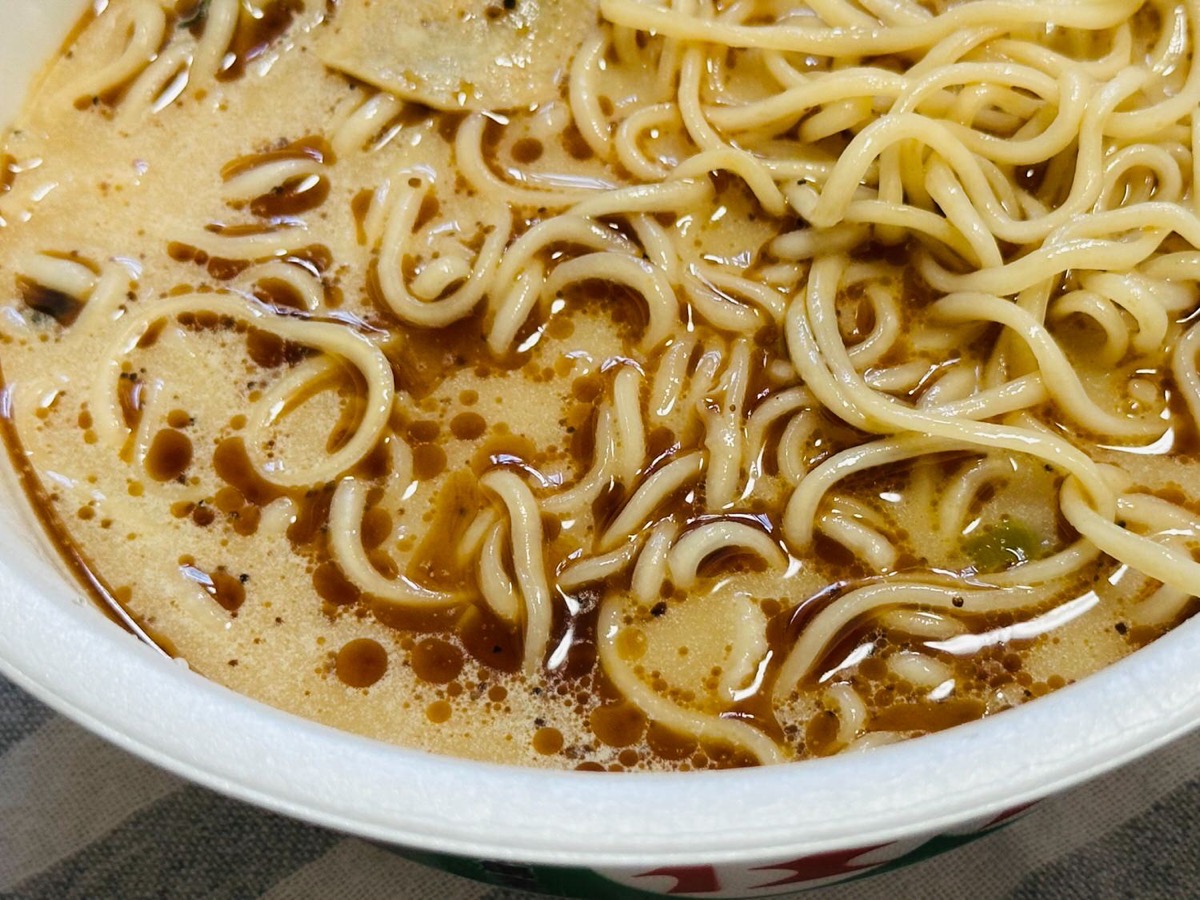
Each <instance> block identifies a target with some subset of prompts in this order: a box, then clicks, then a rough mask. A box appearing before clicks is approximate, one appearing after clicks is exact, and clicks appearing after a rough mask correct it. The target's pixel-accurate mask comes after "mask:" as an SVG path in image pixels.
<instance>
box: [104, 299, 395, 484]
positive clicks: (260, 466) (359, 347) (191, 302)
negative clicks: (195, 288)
mask: <svg viewBox="0 0 1200 900" xmlns="http://www.w3.org/2000/svg"><path fill="white" fill-rule="evenodd" d="M189 313H190V314H196V313H216V314H217V315H219V316H223V317H228V318H229V319H231V320H232V321H234V322H239V323H242V324H244V325H248V326H250V327H253V328H259V329H262V330H263V331H267V332H269V333H271V334H274V335H276V336H277V337H280V338H282V339H283V340H285V341H294V342H295V343H297V344H301V345H304V346H308V347H312V348H315V349H318V350H320V351H322V352H323V353H324V354H325V355H326V357H327V358H329V359H344V360H345V361H346V362H348V363H349V364H350V365H352V366H353V367H354V368H355V369H356V370H357V371H358V372H359V373H360V375H361V377H362V379H363V381H364V383H365V384H366V388H367V396H366V398H365V402H364V404H363V414H362V418H361V420H360V421H359V423H358V428H357V429H356V430H355V432H354V434H353V436H351V437H350V439H349V440H347V441H346V442H345V444H344V446H342V447H341V448H340V449H338V450H337V451H335V452H333V453H331V454H329V455H328V456H327V457H326V458H325V459H323V460H322V461H321V462H319V463H318V464H316V465H315V466H311V467H309V468H301V469H295V468H289V467H288V466H287V465H286V463H285V462H282V461H280V460H264V459H263V458H262V455H261V450H260V447H259V445H258V443H257V442H254V441H251V442H249V443H248V444H247V447H246V450H247V453H248V454H249V457H250V461H251V463H252V464H253V465H254V467H255V469H256V471H257V472H258V474H259V475H260V476H261V477H262V478H264V479H265V480H267V481H269V482H271V483H272V484H277V485H279V486H281V487H301V486H307V485H312V484H320V483H328V482H332V481H334V480H335V479H337V478H338V477H339V476H341V475H342V474H343V473H344V472H346V471H347V470H348V469H350V468H351V467H352V466H353V465H354V464H355V463H357V462H359V461H360V460H361V459H362V458H363V457H364V456H366V454H367V453H368V452H370V450H371V449H372V448H373V447H374V446H375V445H376V444H377V443H378V442H379V439H380V437H381V436H382V434H383V430H384V428H385V427H386V426H387V422H388V416H389V414H390V413H391V409H392V402H393V400H394V397H395V387H394V384H393V381H392V372H391V366H390V364H389V363H388V361H387V357H385V356H384V355H383V353H382V352H381V351H380V350H379V349H378V348H377V347H376V346H375V345H374V344H372V343H371V341H370V340H368V339H367V338H366V337H363V336H362V335H361V334H359V333H357V332H355V331H351V330H350V329H348V328H346V327H344V326H341V325H334V324H331V323H327V322H318V321H312V320H304V319H299V318H293V317H291V316H280V315H278V314H275V313H273V312H272V311H271V310H270V309H269V308H268V307H265V306H263V305H261V304H259V303H257V302H253V301H247V300H243V299H240V298H237V297H232V296H227V295H212V294H196V295H191V296H185V297H178V298H174V299H171V300H165V301H161V302H158V303H155V304H153V305H152V306H151V307H150V308H149V309H146V310H143V311H141V312H139V313H138V314H136V315H133V316H131V317H130V319H129V320H128V321H127V322H126V324H125V325H124V327H123V329H122V330H121V332H120V334H119V336H118V337H117V339H116V340H115V341H113V342H112V344H111V349H110V351H109V354H108V357H107V360H106V361H105V365H104V367H103V370H102V376H101V377H99V378H97V379H96V382H95V384H94V385H93V387H92V389H91V391H92V392H91V406H92V409H93V411H94V413H95V415H96V430H97V432H98V433H99V434H100V436H101V438H102V439H104V440H106V441H108V442H109V443H110V444H113V445H117V444H119V443H120V442H121V441H123V440H124V437H125V435H126V434H127V433H128V428H127V427H126V426H125V424H124V421H123V419H122V413H121V409H120V405H119V402H118V400H117V382H118V380H119V378H120V375H121V371H122V370H121V362H122V360H123V359H124V357H125V356H126V355H127V354H128V353H130V352H132V351H133V350H134V349H135V348H136V346H137V344H138V341H139V340H140V339H141V338H142V336H143V335H144V334H145V333H146V330H147V329H148V328H150V326H151V325H153V324H154V323H155V322H160V321H164V320H168V319H173V318H178V317H179V316H181V315H184V314H189ZM295 387H296V388H298V387H299V385H295ZM269 396H271V399H272V400H278V399H280V398H275V397H274V396H273V395H269ZM282 412H283V410H282V408H281V403H279V402H276V403H273V404H268V403H267V402H262V401H260V402H259V403H257V404H255V406H254V408H253V409H252V411H251V416H250V422H249V425H248V429H249V433H250V434H254V433H262V432H265V431H266V430H267V429H269V427H270V426H271V425H272V424H273V423H274V422H275V421H276V420H277V419H278V418H279V416H280V414H281V413H282Z"/></svg>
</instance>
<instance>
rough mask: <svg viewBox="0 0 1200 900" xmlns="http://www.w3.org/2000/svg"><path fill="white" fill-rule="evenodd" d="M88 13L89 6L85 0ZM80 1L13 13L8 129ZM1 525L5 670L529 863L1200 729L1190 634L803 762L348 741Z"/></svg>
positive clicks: (953, 793)
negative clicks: (695, 765) (96, 591)
mask: <svg viewBox="0 0 1200 900" xmlns="http://www.w3.org/2000/svg"><path fill="white" fill-rule="evenodd" d="M80 6H82V4H80ZM74 12H75V5H73V4H67V3H55V4H48V3H44V2H43V0H8V2H7V3H5V4H4V7H3V10H0V20H2V21H0V121H4V120H6V119H7V118H8V117H9V116H11V114H12V113H13V112H14V111H15V106H16V103H17V98H18V95H19V94H20V93H21V92H22V91H23V90H24V89H25V87H26V85H27V84H28V83H29V80H30V78H31V75H32V73H34V72H36V68H37V64H38V61H39V60H40V59H42V58H44V57H45V56H46V55H47V54H48V53H50V52H52V50H53V48H54V47H55V46H56V43H57V41H58V40H60V38H61V35H62V34H63V33H65V31H66V29H67V28H68V27H69V25H70V23H71V21H72V18H73V14H74ZM0 493H2V496H0V530H2V531H3V533H4V534H5V535H6V536H7V537H6V539H5V542H4V546H5V549H4V552H3V556H2V558H0V672H2V673H3V674H5V675H6V676H8V677H9V678H11V679H12V680H13V681H15V682H16V683H18V684H20V685H21V686H22V687H24V688H26V689H27V690H29V691H30V692H31V693H33V694H34V695H36V696H37V697H39V698H40V699H42V700H44V701H45V702H46V703H48V704H49V705H51V706H52V707H54V708H55V709H57V710H58V711H59V712H62V713H63V714H65V715H67V716H69V717H70V718H72V719H74V720H75V721H77V722H79V723H80V724H82V725H84V726H85V727H87V728H89V729H91V730H92V731H94V732H96V733H97V734H99V735H101V736H103V737H105V738H107V739H109V740H111V741H113V742H114V743H116V744H118V745H120V746H122V747H124V748H126V749H127V750H129V751H131V752H133V753H136V754H138V755H139V756H141V757H143V758H145V759H147V760H149V761H151V762H153V763H156V764H158V765H161V766H163V767H164V768H166V769H169V770H171V771H173V772H175V773H177V774H179V775H181V776H183V777H185V778H188V779H191V780H193V781H196V782H198V783H200V784H204V785H206V786H208V787H211V788H214V789H216V790H218V791H221V792H223V793H226V794H229V795H232V796H234V797H238V798H240V799H243V800H247V801H249V802H252V803H255V804H258V805H260V806H264V807H267V808H270V809H273V810H276V811H279V812H282V813H285V814H288V815H292V816H296V817H298V818H301V819H304V820H307V821H310V822H314V823H317V824H321V825H325V826H329V827H332V828H337V829H340V830H343V831H346V832H349V833H353V834H358V835H362V836H364V837H369V838H373V839H378V840H382V841H386V842H390V843H394V844H397V845H403V846H410V847H416V848H420V849H424V850H430V851H436V852H443V853H454V854H460V855H465V856H472V857H482V858H491V859H500V860H508V861H513V862H525V863H546V864H561V865H572V866H606V867H621V868H636V867H641V866H662V865H667V864H676V865H688V864H705V863H721V862H734V861H736V862H753V861H756V860H769V859H773V858H781V857H784V856H790V855H803V854H811V853H819V852H824V851H827V850H832V849H838V848H847V847H862V846H867V845H871V844H877V843H884V842H887V841H891V840H896V839H900V838H903V837H906V836H914V835H918V834H922V835H925V834H934V833H938V832H940V831H942V830H946V829H950V828H952V827H953V826H955V825H958V824H961V823H963V822H966V821H969V820H974V819H977V818H980V817H984V816H987V815H991V814H996V813H999V812H1002V811H1004V810H1006V809H1009V808H1012V807H1015V806H1018V805H1020V804H1022V803H1025V802H1028V801H1030V800H1033V799H1036V798H1038V797H1041V796H1044V795H1046V794H1048V793H1050V792H1052V791H1056V790H1060V789H1062V788H1065V787H1068V786H1070V785H1072V784H1075V783H1077V782H1079V781H1082V780H1084V779H1086V778H1090V777H1092V776H1095V775H1097V774H1099V773H1101V772H1103V771H1106V770H1108V769H1111V768H1113V767H1115V766H1118V765H1120V764H1121V763H1123V762H1125V761H1127V760H1129V759H1132V758H1134V757H1136V756H1138V755H1141V754H1143V753H1146V752H1148V751H1149V750H1151V749H1153V748H1154V747H1157V746H1159V745H1161V744H1163V743H1165V742H1167V741H1169V740H1171V739H1173V738H1175V737H1177V736H1178V735H1180V734H1182V733H1183V732H1184V731H1186V730H1188V729H1190V728H1191V727H1193V726H1194V725H1195V724H1197V723H1198V722H1200V670H1198V669H1197V667H1196V665H1195V663H1194V660H1195V659H1196V658H1197V656H1198V655H1200V646H1198V644H1200V630H1197V628H1196V627H1195V626H1194V624H1192V623H1189V624H1188V625H1185V626H1184V627H1182V628H1180V629H1178V630H1177V631H1175V632H1174V633H1172V634H1169V635H1167V636H1166V637H1164V638H1163V639H1161V640H1160V641H1158V642H1156V643H1155V644H1154V645H1152V646H1151V647H1149V648H1147V649H1145V650H1143V651H1140V652H1139V653H1137V654H1135V655H1134V656H1133V657H1131V658H1130V659H1128V660H1126V661H1124V662H1122V663H1121V664H1119V665H1117V666H1114V667H1111V668H1109V669H1107V670H1105V671H1103V672H1101V673H1099V674H1097V675H1095V676H1093V677H1091V678H1088V679H1086V680H1084V681H1082V682H1080V683H1079V684H1076V685H1072V686H1070V687H1068V688H1066V689H1064V690H1062V691H1060V692H1058V693H1056V694H1054V695H1052V696H1050V697H1046V698H1043V699H1041V700H1039V701H1037V702H1036V703H1033V704H1031V705H1029V706H1026V707H1022V708H1019V709H1016V710H1013V711H1010V712H1006V713H1004V714H1003V715H1000V716H997V717H995V718H992V719H988V720H985V721H982V722H978V723H974V724H971V725H967V726H963V727H960V728H956V729H952V730H950V731H947V732H944V733H942V734H938V735H934V736H931V737H928V738H923V739H920V740H917V741H912V742H909V743H907V744H902V745H897V746H892V747H885V748H882V749H880V750H876V751H874V752H871V753H867V754H863V755H860V756H842V757H836V758H833V759H828V760H818V761H814V762H808V763H804V764H799V765H791V766H782V767H777V768H771V769H758V770H743V771H732V772H714V773H692V774H689V775H684V776H680V775H671V776H651V775H620V776H608V775H595V774H590V773H576V772H543V771H534V770H526V769H517V768H511V767H503V766H494V765H486V764H480V763H472V762H466V761H462V760H455V759H448V758H442V757H437V756H432V755H429V754H425V753H421V752H417V751H411V750H404V749H399V748H395V747H391V746H387V745H384V744H381V743H378V742H374V741H370V740H366V739H363V738H359V737H355V736H352V735H349V734H345V733H342V732H338V731H334V730H332V729H329V728H325V727H323V726H319V725H315V724H312V723H310V722H306V721H304V720H302V719H299V718H296V717H294V716H290V715H287V714H285V713H281V712H278V711H276V710H273V709H270V708H268V707H265V706H263V705H261V704H259V703H256V702H254V701H251V700H248V699H246V698H244V697H241V696H238V695H236V694H233V693H232V692H230V691H227V690H225V689H224V688H221V687H219V686H217V685H215V684H213V683H211V682H208V681H206V680H205V679H202V678H200V677H198V676H196V675H195V674H193V673H192V672H190V671H188V670H187V668H186V666H184V665H182V664H180V663H173V662H170V661H168V660H166V659H164V658H162V657H161V656H160V655H159V654H157V653H156V652H154V651H153V650H151V649H150V648H148V647H146V646H145V645H143V644H140V643H139V642H138V641H137V640H135V639H134V638H133V637H132V636H130V635H128V634H126V633H124V632H123V631H121V630H120V629H119V628H118V627H117V626H115V625H113V624H112V623H111V622H109V621H108V620H107V619H106V618H105V617H104V616H103V615H102V614H101V613H100V612H99V611H98V610H96V609H95V608H94V607H93V606H92V605H91V603H90V601H89V600H88V599H87V598H86V597H85V596H84V595H83V594H82V592H81V591H80V590H79V588H78V587H77V586H76V585H75V584H74V583H73V582H72V581H71V580H70V579H69V578H67V577H66V576H65V574H64V570H63V566H62V565H61V564H60V563H59V562H58V561H57V559H56V558H55V557H54V555H53V553H51V552H49V551H48V550H47V549H46V546H45V542H44V541H43V540H42V539H40V538H39V537H37V536H34V535H32V534H31V533H30V521H31V516H30V514H29V513H28V511H27V510H26V508H25V505H24V499H23V497H22V496H21V494H20V491H19V489H17V488H16V487H15V483H14V479H13V478H12V477H8V478H7V479H4V486H3V491H2V492H0Z"/></svg>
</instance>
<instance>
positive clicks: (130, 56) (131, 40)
mask: <svg viewBox="0 0 1200 900" xmlns="http://www.w3.org/2000/svg"><path fill="white" fill-rule="evenodd" d="M235 2H236V0H235ZM104 25H106V26H108V35H107V37H109V38H113V39H116V40H118V41H123V42H124V44H123V46H122V47H121V49H120V51H119V52H118V53H117V55H116V57H115V58H114V59H112V60H110V61H108V62H107V63H105V64H104V65H102V66H100V67H99V68H98V69H95V70H92V71H90V72H88V73H87V74H86V75H84V76H82V77H81V78H80V79H79V80H78V81H75V82H72V83H71V84H70V85H68V87H67V89H66V90H65V92H64V94H65V95H66V99H67V101H68V102H74V103H91V102H92V98H93V97H98V96H100V95H102V94H105V93H107V92H109V91H111V90H113V89H114V88H115V87H117V86H119V85H121V84H123V83H124V82H126V81H128V80H129V79H131V78H133V77H134V76H135V75H137V74H138V73H139V72H141V71H142V70H143V69H144V68H146V66H148V65H149V64H150V63H151V62H152V61H153V60H154V57H155V55H156V54H157V52H158V48H159V46H160V45H161V44H162V41H163V35H164V33H165V32H166V28H167V17H166V14H165V13H164V12H163V9H162V7H161V6H159V4H158V3H156V2H154V0H132V2H128V3H125V4H124V5H122V6H121V7H120V8H119V9H118V10H117V11H116V12H115V13H114V14H113V15H112V16H111V17H106V18H105V20H104Z"/></svg>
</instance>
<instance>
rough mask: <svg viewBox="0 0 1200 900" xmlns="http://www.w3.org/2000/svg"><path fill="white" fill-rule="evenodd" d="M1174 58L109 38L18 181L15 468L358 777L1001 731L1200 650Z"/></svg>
mask: <svg viewBox="0 0 1200 900" xmlns="http://www.w3.org/2000/svg"><path fill="white" fill-rule="evenodd" d="M593 17H595V22H594V23H593V21H592V18H593ZM454 35H460V36H461V41H459V40H456V39H453V36H454ZM1198 45H1200V3H1197V2H1168V0H1157V2H1137V0H976V2H957V3H956V2H938V0H820V2H817V0H811V2H809V3H799V2H784V0H670V2H668V0H657V2H656V0H599V2H598V3H580V4H577V5H576V4H567V3H565V0H564V2H559V3H556V2H552V0H540V2H535V0H517V2H512V3H509V2H504V3H501V2H496V3H493V4H490V5H489V4H486V3H479V4H472V3H461V2H447V3H418V4H409V3H404V2H401V0H393V2H382V0H376V2H374V3H371V4H367V3H365V2H354V0H341V2H337V0H329V2H325V0H320V2H318V0H274V2H272V0H253V2H251V0H209V2H204V3H200V2H178V3H176V2H166V0H161V2H160V0H110V2H97V3H96V4H95V5H94V8H93V9H92V10H91V11H90V12H89V13H88V15H87V16H85V18H84V19H83V20H82V21H81V22H80V24H79V27H78V28H77V29H76V30H75V32H74V33H73V34H72V36H71V37H70V38H69V40H68V42H67V44H66V45H65V46H64V49H63V52H62V53H61V54H60V55H59V57H58V58H57V59H56V60H54V61H53V63H52V64H51V66H50V68H49V69H48V70H47V73H46V75H45V76H44V78H43V79H42V80H41V82H40V84H39V85H38V87H37V89H36V90H35V92H34V94H33V96H32V97H31V98H30V100H29V102H28V104H27V106H26V108H25V111H24V113H23V114H22V116H21V118H20V120H19V121H18V123H17V124H16V126H15V128H14V130H13V131H12V132H11V133H10V134H9V135H8V138H7V140H6V143H5V147H4V150H3V155H2V156H0V163H2V164H3V172H2V177H0V286H2V288H3V291H2V296H0V303H2V306H0V362H2V364H3V369H4V373H3V374H4V382H3V383H4V394H3V399H4V404H3V411H4V418H3V422H4V431H5V436H6V439H7V441H8V444H9V447H10V450H11V454H12V457H13V460H14V462H15V464H16V466H17V468H18V469H19V471H20V474H21V475H22V477H23V478H24V481H25V484H26V487H27V489H28V491H29V493H30V497H31V500H32V502H33V503H34V505H35V506H36V507H37V509H38V511H39V514H40V515H41V518H42V520H43V522H44V523H45V525H46V527H47V529H48V531H49V534H50V536H51V537H52V538H53V540H54V541H55V542H56V543H57V544H58V546H59V548H60V549H61V550H62V552H63V554H64V558H65V559H66V560H67V561H68V562H69V564H70V565H71V566H72V567H73V568H74V570H75V571H76V573H77V574H78V575H80V577H82V578H84V579H85V580H86V581H87V582H88V583H89V584H90V585H91V587H92V589H93V591H94V593H96V594H97V596H98V599H100V600H101V601H102V602H103V604H104V605H105V607H106V608H107V609H108V610H109V612H110V613H111V614H112V615H113V616H114V617H116V618H118V619H119V620H120V621H122V622H123V623H125V624H126V625H127V626H128V627H129V628H131V629H132V630H134V631H135V632H137V633H139V634H140V635H142V636H143V637H144V638H146V639H147V640H149V641H151V642H152V643H154V644H156V645H157V646H158V647H160V648H161V649H163V650H164V651H165V652H167V653H169V654H171V655H175V656H180V657H182V658H184V659H186V660H187V661H188V663H189V664H190V665H191V666H192V667H194V668H195V669H196V670H198V671H200V672H202V673H204V674H205V675H207V676H208V677H210V678H213V679H215V680H217V681H220V682H222V683H224V684H226V685H228V686H230V687H232V688H234V689H236V690H239V691H242V692H244V693H246V694H249V695H251V696H253V697H256V698H258V699H261V700H264V701H266V702H268V703H271V704H274V705H276V706H278V707H281V708H283V709H286V710H289V711H292V712H296V713H299V714H301V715H304V716H307V717H310V718H313V719H316V720H318V721H322V722H325V723H328V724H331V725H334V726H337V727H341V728H345V729H349V730H352V731H355V732H359V733H362V734H366V735H370V736H373V737H378V738H381V739H383V740H388V741H393V742H396V743H400V744H405V745H409V746H416V747H423V748H428V749H431V750H435V751H438V752H445V753H452V754H458V755H463V756H468V757H474V758H483V759H492V760H497V761H502V762H517V763H522V764H528V765H539V766H557V767H568V768H581V769H587V770H596V771H599V770H612V771H618V770H631V769H659V770H663V769H670V770H680V771H684V770H689V769H696V768H717V767H726V766H735V765H753V764H761V763H777V762H785V761H789V760H799V759H805V758H809V757H814V756H826V755H830V754H833V753H838V752H849V751H855V750H861V749H866V748H869V747H874V746H878V745H880V744H885V743H889V742H892V741H896V740H900V739H904V738H908V737H914V736H918V735H922V734H926V733H929V732H933V731H937V730H940V729H943V728H946V727H949V726H953V725H957V724H960V723H964V722H968V721H971V720H974V719H979V718H982V717H984V716H989V715H994V714H996V713H999V712H1002V711H1003V710H1006V709H1008V708H1010V707H1012V706H1016V705H1019V704H1021V703H1024V702H1026V701H1027V700H1029V699H1032V698H1035V697H1038V696H1040V695H1042V694H1045V693H1047V692H1048V691H1050V690H1053V689H1056V688H1059V687H1062V686H1063V685H1065V684H1067V683H1069V682H1072V681H1074V680H1076V679H1078V678H1082V677H1084V676H1086V675H1088V674H1089V673H1091V672H1093V671H1095V670H1096V669H1097V668H1099V667H1101V666H1104V665H1107V664H1109V663H1110V662H1113V661H1115V660H1117V659H1119V658H1120V657H1121V656H1123V655H1125V654H1127V653H1130V652H1132V651H1134V650H1135V649H1137V648H1138V647H1140V646H1142V645H1144V644H1146V643H1147V642H1149V641H1151V640H1153V639H1154V638H1155V637H1157V636H1158V635H1160V634H1161V633H1163V632H1164V631H1165V630H1167V629H1169V628H1171V627H1174V626H1175V625H1178V624H1179V623H1181V622H1182V621H1184V620H1185V619H1186V618H1188V617H1189V616H1190V615H1191V614H1192V613H1193V612H1194V610H1195V608H1196V607H1195V603H1194V598H1195V597H1196V596H1197V595H1198V594H1200V562H1197V549H1200V472H1198V471H1197V468H1196V462H1197V456H1196V454H1197V450H1198V449H1200V444H1198V443H1197V439H1198V434H1197V420H1198V417H1200V374H1198V366H1200V324H1197V322H1196V315H1197V310H1198V309H1200V194H1197V182H1196V179H1197V172H1198V170H1200V118H1198V113H1197V110H1198V109H1200V65H1198V64H1197V62H1196V56H1197V49H1198ZM358 79H363V80H358ZM389 91H394V92H395V93H389Z"/></svg>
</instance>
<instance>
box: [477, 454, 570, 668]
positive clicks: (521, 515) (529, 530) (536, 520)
mask: <svg viewBox="0 0 1200 900" xmlns="http://www.w3.org/2000/svg"><path fill="white" fill-rule="evenodd" d="M480 484H481V485H483V487H485V488H488V489H489V490H491V491H494V492H495V493H496V495H497V496H498V497H499V498H500V500H501V501H502V502H503V503H504V506H505V508H506V509H507V510H508V520H509V533H510V535H511V537H510V545H511V547H512V555H513V565H514V567H515V568H516V574H517V586H518V588H519V589H520V592H521V598H522V600H523V601H524V616H523V618H524V622H525V660H524V664H523V668H524V670H525V672H526V673H527V674H533V673H535V672H537V671H539V670H540V669H541V666H542V661H543V660H544V659H545V658H546V651H547V648H548V647H549V644H550V625H551V617H552V608H551V604H552V602H553V598H552V596H551V593H550V585H549V583H548V582H547V580H546V569H545V566H544V564H543V555H542V554H543V551H542V544H543V539H542V516H541V512H540V511H539V509H538V504H537V500H536V499H535V498H534V496H533V492H532V491H531V490H530V489H529V485H527V484H526V483H525V482H524V481H522V480H521V478H520V476H518V475H516V474H514V473H512V472H507V471H503V470H495V471H492V472H488V473H487V474H486V475H484V476H483V478H482V479H480Z"/></svg>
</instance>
